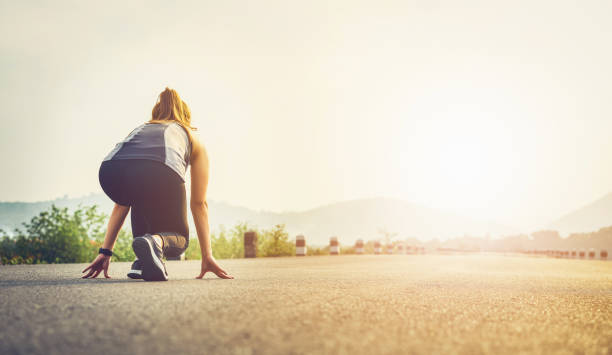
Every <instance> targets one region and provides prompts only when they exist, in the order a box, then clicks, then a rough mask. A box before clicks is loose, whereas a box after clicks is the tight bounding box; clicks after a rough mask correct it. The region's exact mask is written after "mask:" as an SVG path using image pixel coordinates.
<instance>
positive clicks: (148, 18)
mask: <svg viewBox="0 0 612 355" xmlns="http://www.w3.org/2000/svg"><path fill="white" fill-rule="evenodd" d="M0 4H1V5H0V31H1V33H2V36H1V37H0V52H1V53H0V54H1V55H0V90H1V95H0V105H1V106H2V108H3V109H2V116H1V119H2V129H1V130H0V154H1V156H0V159H1V161H2V165H3V168H2V175H1V176H2V177H1V179H2V180H1V182H2V183H1V184H0V201H16V200H19V201H39V200H47V199H52V198H56V197H59V196H63V195H64V194H67V195H68V196H81V195H84V194H88V193H91V192H96V193H98V192H101V189H100V187H99V183H98V178H97V173H98V168H99V165H100V162H101V160H102V159H103V157H104V156H105V155H106V154H107V153H108V152H109V151H110V150H111V149H112V148H113V146H114V145H115V143H117V142H118V141H120V140H121V139H123V138H124V137H125V136H126V135H127V134H128V133H129V132H130V131H131V130H132V129H133V128H134V127H135V126H137V125H139V124H141V123H142V122H144V121H146V120H147V119H149V117H150V112H151V108H152V107H153V104H154V103H155V100H156V97H157V95H158V94H159V92H161V91H162V90H163V89H164V87H165V86H170V87H172V88H175V89H176V90H177V91H178V92H179V93H180V94H181V96H182V97H183V99H184V100H185V101H186V102H187V103H188V104H189V106H190V107H191V111H192V116H193V124H194V125H195V126H196V127H198V128H199V135H200V137H201V139H202V141H203V142H204V143H205V145H206V146H207V148H208V150H209V155H210V159H211V180H210V186H209V198H210V199H213V200H217V201H226V202H229V203H232V204H236V205H241V206H246V207H250V208H255V209H267V210H274V211H285V210H304V209H308V208H312V207H316V206H319V205H322V204H327V203H331V202H336V201H342V200H348V199H355V198H364V197H375V196H387V197H396V198H400V199H403V200H406V201H409V202H413V203H417V204H422V205H426V206H429V207H433V208H438V209H444V210H449V211H454V212H457V213H459V214H462V215H465V216H469V217H473V218H477V219H490V220H494V221H498V222H501V223H506V224H508V225H510V226H515V227H519V228H527V227H530V226H534V225H543V224H546V223H548V222H550V221H551V220H553V219H556V218H557V217H559V216H560V215H561V214H563V213H566V212H569V211H572V210H574V209H576V208H578V207H580V206H582V205H584V204H587V203H589V202H591V201H593V200H595V199H597V198H599V197H601V196H603V195H604V194H606V193H608V192H610V191H612V168H611V166H610V165H611V164H610V163H611V162H612V139H611V133H612V90H611V88H610V85H611V84H610V83H612V45H611V43H612V41H611V38H612V21H610V19H611V18H612V2H610V1H559V0H554V1H537V0H529V1H380V0H378V1H355V0H350V1H285V0H279V1H193V2H169V1H159V2H153V1H117V2H109V1H105V2H99V1H98V2H93V1H63V2H62V1H49V2H35V1H23V2H20V1H4V0H3V1H1V2H0Z"/></svg>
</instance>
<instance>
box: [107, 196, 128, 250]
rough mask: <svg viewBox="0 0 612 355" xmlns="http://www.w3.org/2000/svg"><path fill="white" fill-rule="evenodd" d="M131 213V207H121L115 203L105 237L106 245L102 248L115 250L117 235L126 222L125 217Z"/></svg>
mask: <svg viewBox="0 0 612 355" xmlns="http://www.w3.org/2000/svg"><path fill="white" fill-rule="evenodd" d="M128 212H130V206H121V205H120V204H117V203H115V206H114V207H113V212H111V215H110V218H109V219H108V226H107V227H106V235H105V236H104V243H102V248H104V249H110V250H113V247H114V246H115V241H116V240H117V234H119V230H121V226H123V222H125V217H126V216H127V214H128Z"/></svg>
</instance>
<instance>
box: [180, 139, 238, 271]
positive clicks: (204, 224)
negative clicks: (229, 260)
mask: <svg viewBox="0 0 612 355" xmlns="http://www.w3.org/2000/svg"><path fill="white" fill-rule="evenodd" d="M208 169H209V163H208V155H207V154H206V149H205V148H204V146H203V145H202V144H201V143H200V142H199V141H198V140H197V139H196V138H195V137H193V150H192V152H191V201H190V207H191V214H192V215H193V221H194V222H195V226H196V232H197V233H198V240H199V241H200V251H201V253H202V270H201V272H200V275H199V276H198V278H202V277H204V275H205V274H206V273H207V272H208V271H212V272H213V273H214V274H215V275H217V276H218V277H220V278H224V279H231V278H233V277H231V276H229V275H228V274H227V273H226V272H225V271H224V270H223V269H221V267H219V265H217V262H216V261H215V259H214V258H213V255H212V247H211V244H210V226H209V223H208V203H207V202H206V190H207V188H208V172H209V170H208Z"/></svg>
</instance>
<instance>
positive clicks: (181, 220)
mask: <svg viewBox="0 0 612 355" xmlns="http://www.w3.org/2000/svg"><path fill="white" fill-rule="evenodd" d="M192 130H195V128H193V127H192V126H191V113H190V111H189V107H188V106H187V104H185V102H184V101H182V100H181V98H180V97H179V95H178V93H177V92H176V91H175V90H172V89H169V88H166V89H165V90H164V91H163V92H162V93H161V94H160V95H159V98H158V101H157V103H156V104H155V106H154V107H153V113H152V117H151V120H149V121H148V122H146V123H144V124H142V125H140V126H138V127H136V129H134V130H133V131H132V133H130V134H129V135H128V136H127V137H126V138H125V139H124V140H123V141H122V142H120V143H118V144H117V145H116V146H115V148H114V149H113V150H112V151H111V152H110V153H109V154H108V155H107V156H106V158H104V161H103V162H102V164H101V166H100V170H99V180H100V185H101V186H102V189H103V190H104V192H105V193H106V194H107V195H108V197H109V198H110V199H111V200H113V202H115V206H114V208H113V211H112V213H111V216H110V218H109V221H108V228H107V230H106V235H105V237H104V243H103V244H102V248H100V250H99V252H100V253H99V255H98V256H97V257H96V258H95V260H94V261H93V262H92V263H91V264H90V265H89V266H88V267H87V268H85V270H83V272H87V271H88V273H87V274H86V275H85V276H83V278H95V277H97V276H98V275H99V274H100V273H101V272H102V271H104V277H106V278H110V276H108V267H109V264H110V258H111V256H112V249H113V246H114V245H115V240H116V239H117V233H118V232H119V230H120V229H121V226H122V225H123V222H124V221H125V217H126V216H127V214H128V212H129V211H130V209H131V211H132V217H131V218H132V234H133V235H134V240H133V242H132V248H133V249H134V253H135V254H136V257H137V260H136V261H134V263H133V264H132V270H131V271H130V272H129V273H128V276H129V277H130V278H133V279H144V280H145V281H166V280H168V273H167V272H166V267H165V264H164V262H163V260H162V258H163V257H177V256H180V255H181V254H182V253H183V252H184V251H185V249H187V246H188V245H189V226H188V225H187V203H186V192H185V173H186V171H187V167H188V166H189V165H191V199H190V209H191V213H192V215H193V220H194V222H195V226H196V232H197V235H198V239H199V241H200V250H201V252H202V268H201V271H200V274H199V275H198V276H197V278H202V277H204V275H205V274H206V273H207V272H209V271H211V272H213V273H214V274H215V275H217V276H218V277H220V278H224V279H231V278H233V277H232V276H230V275H228V274H227V273H226V272H225V271H224V270H223V269H221V267H220V266H219V265H218V264H217V262H216V261H215V259H214V258H213V256H212V250H211V245H210V229H209V224H208V204H207V203H206V189H207V186H208V156H207V154H206V150H205V149H204V146H203V145H202V144H201V143H200V142H199V141H198V139H197V138H196V137H195V136H194V135H193V134H192V133H191V131H192Z"/></svg>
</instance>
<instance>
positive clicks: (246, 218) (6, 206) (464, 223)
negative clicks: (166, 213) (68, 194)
mask: <svg viewBox="0 0 612 355" xmlns="http://www.w3.org/2000/svg"><path fill="white" fill-rule="evenodd" d="M51 204H55V205H56V206H59V207H68V208H69V209H74V208H76V207H77V206H78V205H79V204H81V205H83V206H89V205H93V204H96V205H98V206H100V210H101V211H103V212H105V213H107V214H108V213H110V211H111V209H112V206H113V204H112V202H111V201H110V199H108V198H107V197H106V196H105V195H102V194H91V195H88V196H84V197H80V198H60V199H56V200H52V201H43V202H34V203H27V202H0V227H2V226H4V228H5V229H13V228H14V227H17V226H19V225H21V223H22V222H25V221H29V220H30V219H31V218H32V217H33V216H35V215H36V214H38V213H40V212H41V211H43V210H46V209H48V208H49V207H50V206H51ZM209 209H210V221H211V227H212V228H213V230H217V229H218V228H219V226H220V225H224V226H226V227H232V226H234V225H235V224H237V223H239V222H248V223H249V224H251V225H253V226H257V227H260V228H270V227H272V226H273V225H275V224H279V223H284V224H285V225H286V228H287V230H288V232H289V233H290V235H291V237H294V236H295V235H297V234H304V235H305V236H306V238H307V241H308V243H309V244H311V245H313V244H314V245H324V244H327V243H328V241H329V237H330V236H338V237H339V239H340V241H341V242H342V243H344V244H345V245H346V244H352V243H353V242H354V241H355V240H356V239H358V238H363V239H365V240H370V239H378V238H381V237H382V234H381V231H383V230H384V231H386V232H388V233H393V234H396V236H395V237H394V239H405V238H414V239H419V240H426V239H431V238H439V239H441V240H444V239H448V238H450V237H457V236H462V235H467V234H469V235H475V236H478V235H480V236H485V235H492V236H498V235H508V234H513V233H517V231H516V230H514V229H512V228H509V227H506V226H502V225H499V224H495V223H491V222H481V221H475V220H471V219H468V218H465V217H460V216H457V215H454V214H451V213H447V212H441V211H438V210H435V209H431V208H427V207H423V206H418V205H414V204H411V203H407V202H404V201H401V200H396V199H388V198H371V199H362V200H353V201H345V202H338V203H334V204H330V205H326V206H322V207H318V208H314V209H311V210H308V211H303V212H289V213H274V212H265V211H254V210H251V209H248V208H244V207H236V206H232V205H229V204H226V203H222V202H215V201H211V202H209ZM128 220H129V217H128ZM190 224H191V230H192V233H195V228H194V227H193V221H192V219H191V217H190ZM126 225H127V226H129V223H126ZM6 227H8V228H6Z"/></svg>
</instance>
